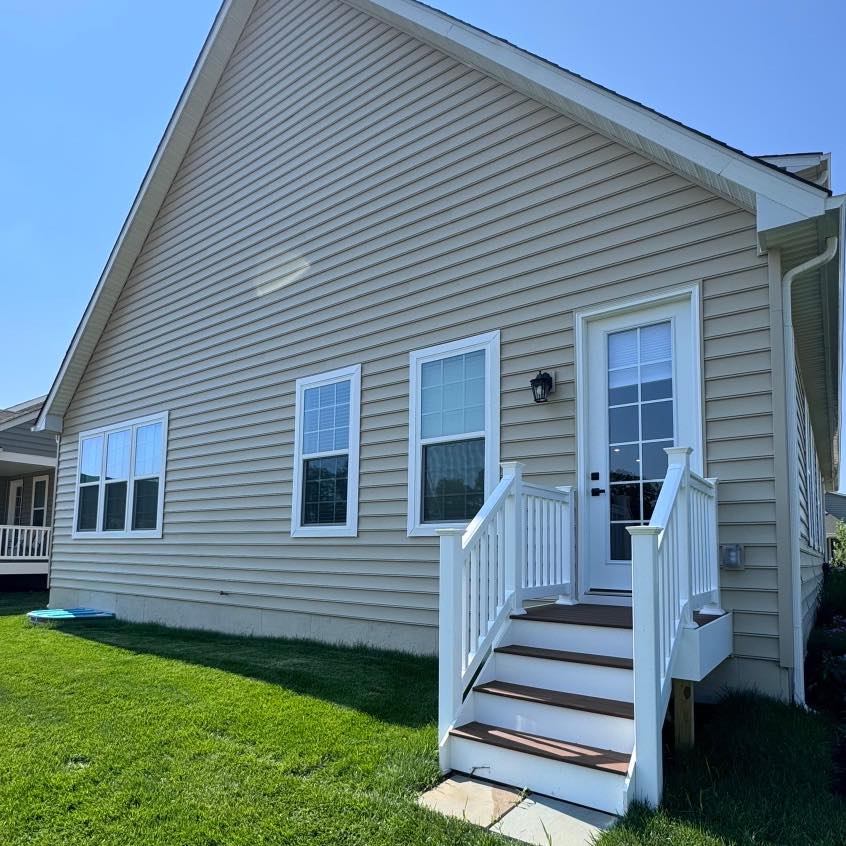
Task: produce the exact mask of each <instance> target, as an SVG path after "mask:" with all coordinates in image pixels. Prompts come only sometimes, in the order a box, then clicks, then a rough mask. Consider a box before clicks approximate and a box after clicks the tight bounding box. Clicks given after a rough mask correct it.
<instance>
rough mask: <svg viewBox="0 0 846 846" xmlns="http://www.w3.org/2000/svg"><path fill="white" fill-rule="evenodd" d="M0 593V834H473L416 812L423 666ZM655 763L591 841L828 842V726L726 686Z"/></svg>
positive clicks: (339, 837)
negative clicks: (28, 614)
mask: <svg viewBox="0 0 846 846" xmlns="http://www.w3.org/2000/svg"><path fill="white" fill-rule="evenodd" d="M45 600H46V598H45V596H44V595H43V594H29V595H22V594H6V595H5V596H0V844H2V846H17V845H18V844H27V846H42V844H44V846H46V844H51V846H52V845H53V844H69V846H70V845H71V844H83V843H84V844H97V846H106V844H120V846H142V845H143V844H156V846H171V844H173V846H177V845H178V846H206V845H207V844H219V845H220V846H230V844H231V845H232V846H236V844H250V846H255V844H330V843H331V844H361V846H364V844H368V846H369V845H370V844H373V845H374V846H378V844H401V845H402V846H416V844H465V843H466V844H482V843H503V842H504V841H503V840H502V839H500V838H497V837H495V836H494V835H491V834H488V833H486V832H484V831H482V830H480V829H476V828H474V827H472V826H470V825H467V824H464V823H462V822H460V821H457V820H447V819H444V818H442V817H440V816H438V815H436V814H433V813H431V812H428V811H425V810H423V809H421V808H418V807H417V805H416V804H415V797H416V795H417V794H418V792H420V791H421V790H423V789H425V788H426V787H429V786H431V785H432V784H434V783H435V782H436V781H437V780H438V778H439V775H438V768H437V754H436V733H435V716H436V695H437V694H436V688H437V679H436V663H435V661H434V660H432V659H427V658H412V657H409V656H405V655H397V654H394V653H387V652H375V651H371V650H360V649H345V648H339V647H331V646H322V645H318V644H312V643H302V642H294V641H280V640H258V639H250V638H237V637H226V636H222V635H213V634H208V633H199V632H186V631H176V630H173V629H164V628H160V627H157V626H138V625H129V624H123V623H106V624H102V623H100V624H96V623H92V624H87V625H83V626H74V627H73V628H41V627H32V626H30V625H29V624H28V623H27V622H26V620H25V618H24V617H23V616H22V615H23V613H24V612H25V611H27V610H31V609H32V608H35V607H41V606H43V605H44V604H45ZM705 716H706V719H705V720H704V721H701V722H700V725H699V726H698V727H697V728H698V730H699V738H698V740H699V746H698V748H697V751H696V752H695V753H694V754H692V755H690V756H687V757H685V758H683V759H680V760H678V761H671V762H670V765H669V767H668V774H667V791H666V801H665V807H664V808H663V809H662V810H661V811H659V812H657V813H649V812H643V811H639V810H637V809H635V810H634V811H633V812H631V813H630V814H629V816H628V817H627V818H626V819H625V820H624V821H623V823H622V825H621V826H620V827H619V828H618V829H616V830H615V831H612V832H609V833H608V834H606V835H604V837H603V838H602V841H601V842H602V845H603V846H620V845H621V844H632V846H641V844H644V846H645V844H666V845H667V846H688V845H689V844H726V846H728V844H750V846H751V844H755V846H762V845H763V844H772V846H793V844H797V845H798V844H809V845H810V844H821V846H827V844H831V846H835V844H837V846H843V844H844V843H846V802H844V801H843V799H841V798H838V797H836V796H834V795H833V794H832V793H831V791H830V790H829V784H830V780H831V775H832V768H831V763H830V743H831V736H832V734H831V727H830V725H829V724H828V722H827V721H826V720H825V719H823V718H821V717H817V716H815V715H810V714H806V713H803V712H801V711H799V710H798V709H794V708H790V707H787V706H782V705H779V704H777V703H770V702H767V701H762V700H760V699H754V698H751V697H735V698H733V699H730V700H727V701H726V702H724V703H723V704H721V705H719V706H717V707H715V708H713V709H709V710H708V712H707V714H706V715H705Z"/></svg>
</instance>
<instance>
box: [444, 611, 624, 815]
mask: <svg viewBox="0 0 846 846" xmlns="http://www.w3.org/2000/svg"><path fill="white" fill-rule="evenodd" d="M633 698H634V674H633V666H632V624H631V609H630V608H625V607H621V606H598V605H542V606H537V607H535V608H532V609H529V610H528V611H527V612H526V613H524V614H519V615H513V616H512V619H511V620H510V622H509V626H508V629H507V630H506V632H505V634H504V637H503V639H502V642H501V643H500V644H499V645H498V646H497V648H496V649H495V650H494V652H493V653H492V655H491V656H490V658H489V659H488V661H487V662H486V664H485V665H484V667H483V668H482V671H481V672H480V674H479V677H478V678H477V680H476V683H475V685H474V686H473V688H472V689H471V691H470V693H469V694H468V697H467V699H466V700H465V702H464V706H463V707H462V710H461V714H460V717H459V721H458V723H459V724H458V725H456V726H455V727H454V728H453V729H452V730H451V731H450V736H449V739H448V741H447V744H448V759H449V765H450V766H451V767H452V769H454V770H457V771H459V772H463V773H467V774H469V775H475V776H478V777H481V778H486V779H490V780H491V781H497V782H502V783H504V784H510V785H512V786H514V787H518V788H521V789H527V790H531V791H534V792H536V793H544V794H547V795H549V796H553V797H555V798H557V799H563V800H566V801H569V802H574V803H576V804H579V805H586V806H587V807H591V808H598V809H600V810H603V811H608V812H610V813H614V814H622V813H624V812H625V809H626V777H627V773H628V769H629V763H630V757H631V753H632V749H633V748H634V706H633V704H632V702H633Z"/></svg>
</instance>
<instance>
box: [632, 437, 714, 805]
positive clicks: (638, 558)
mask: <svg viewBox="0 0 846 846" xmlns="http://www.w3.org/2000/svg"><path fill="white" fill-rule="evenodd" d="M665 452H666V453H667V457H668V467H667V475H666V477H665V479H664V483H663V485H662V487H661V492H660V494H659V495H658V501H657V502H656V503H655V508H654V510H653V513H652V519H651V520H650V521H649V525H648V526H632V527H630V528H629V534H630V535H631V537H632V614H633V627H634V644H633V646H634V682H635V692H634V706H635V748H634V752H633V760H634V769H633V777H634V793H635V795H636V797H637V798H638V799H640V800H642V801H645V802H647V803H649V804H651V805H657V804H658V803H659V802H660V799H661V790H662V782H663V777H662V761H661V729H662V726H663V724H664V716H665V714H666V711H667V705H668V703H669V699H670V692H671V689H672V674H673V666H674V663H675V660H676V656H677V654H678V649H679V644H680V642H681V638H680V635H681V631H682V629H684V628H686V627H693V625H694V623H693V612H694V610H695V609H697V608H701V607H702V605H703V604H704V603H710V604H712V605H716V606H718V605H719V595H720V594H719V591H720V587H719V564H718V561H717V481H716V479H705V478H703V477H702V476H699V475H698V474H696V473H694V472H692V471H691V469H690V454H691V452H692V450H691V449H690V448H689V447H671V448H669V449H666V450H665Z"/></svg>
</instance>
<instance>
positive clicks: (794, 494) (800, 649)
mask: <svg viewBox="0 0 846 846" xmlns="http://www.w3.org/2000/svg"><path fill="white" fill-rule="evenodd" d="M837 243H838V239H837V236H835V235H832V236H831V237H829V238H827V239H826V242H825V250H824V251H823V252H821V253H820V254H819V255H818V256H814V258H812V259H808V261H805V262H802V264H800V265H797V266H796V267H794V268H793V269H792V270H788V271H787V273H785V274H784V276H783V277H782V280H781V282H782V287H781V291H782V297H783V301H782V315H783V320H784V358H785V376H786V381H787V386H786V388H787V390H786V394H787V425H788V431H790V432H791V434H790V437H788V439H787V465H788V468H789V473H790V477H789V479H790V482H789V484H788V499H789V501H790V563H791V566H790V581H791V590H792V603H791V604H792V609H793V699H794V701H795V702H797V703H799V704H800V705H804V704H805V643H804V636H803V632H802V572H801V565H802V560H801V553H800V551H799V535H800V526H799V440H798V437H797V434H796V419H797V396H796V350H795V345H794V340H793V281H794V280H795V279H796V277H797V276H799V275H800V274H802V273H806V272H807V271H809V270H814V269H815V268H817V267H821V266H822V265H824V264H828V262H830V261H831V260H832V259H833V258H834V256H835V254H836V253H837Z"/></svg>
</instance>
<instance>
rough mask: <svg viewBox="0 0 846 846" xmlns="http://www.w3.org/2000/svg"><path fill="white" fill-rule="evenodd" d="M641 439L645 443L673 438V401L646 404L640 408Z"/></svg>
mask: <svg viewBox="0 0 846 846" xmlns="http://www.w3.org/2000/svg"><path fill="white" fill-rule="evenodd" d="M640 426H641V437H642V438H643V440H645V441H654V440H657V439H659V438H672V437H673V401H672V400H663V401H661V402H646V403H643V404H642V405H641V407H640Z"/></svg>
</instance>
